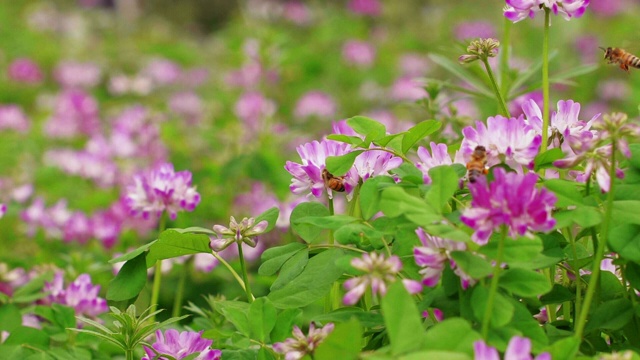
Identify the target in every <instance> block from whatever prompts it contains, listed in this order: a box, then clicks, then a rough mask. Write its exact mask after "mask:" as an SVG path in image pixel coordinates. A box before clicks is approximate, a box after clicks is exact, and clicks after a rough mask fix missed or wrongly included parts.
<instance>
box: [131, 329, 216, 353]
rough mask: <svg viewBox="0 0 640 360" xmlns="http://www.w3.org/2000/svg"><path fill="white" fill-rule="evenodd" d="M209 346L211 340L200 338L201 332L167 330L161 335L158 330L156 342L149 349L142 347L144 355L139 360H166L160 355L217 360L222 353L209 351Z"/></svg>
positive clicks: (211, 342)
mask: <svg viewBox="0 0 640 360" xmlns="http://www.w3.org/2000/svg"><path fill="white" fill-rule="evenodd" d="M211 344H213V340H207V339H203V338H202V331H200V332H194V331H183V332H178V330H175V329H169V330H167V331H165V333H164V334H163V333H162V331H160V330H158V331H156V342H155V343H153V345H151V348H148V347H146V346H145V347H144V351H145V352H146V354H145V355H144V356H143V357H142V359H141V360H151V359H159V360H166V359H167V358H166V357H164V356H162V355H168V356H171V357H172V358H173V359H176V360H180V359H184V358H185V357H187V356H189V355H191V354H197V353H199V354H200V355H198V356H197V357H196V358H195V359H194V360H219V359H220V358H221V356H222V352H221V351H220V350H214V349H211ZM158 356H159V357H158Z"/></svg>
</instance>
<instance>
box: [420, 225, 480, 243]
mask: <svg viewBox="0 0 640 360" xmlns="http://www.w3.org/2000/svg"><path fill="white" fill-rule="evenodd" d="M423 229H424V232H426V233H427V234H430V235H433V236H438V237H441V238H443V239H447V240H453V241H461V242H468V241H471V237H470V236H469V234H467V233H466V232H464V231H462V230H460V229H458V228H456V227H455V226H453V225H452V224H449V223H447V224H435V225H429V226H424V227H423Z"/></svg>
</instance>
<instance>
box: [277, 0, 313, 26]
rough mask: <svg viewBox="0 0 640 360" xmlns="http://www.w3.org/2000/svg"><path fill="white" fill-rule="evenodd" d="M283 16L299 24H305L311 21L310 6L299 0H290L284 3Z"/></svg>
mask: <svg viewBox="0 0 640 360" xmlns="http://www.w3.org/2000/svg"><path fill="white" fill-rule="evenodd" d="M282 16H283V17H284V18H285V19H287V20H289V21H291V22H292V23H294V24H297V25H305V24H308V23H309V21H311V11H310V10H309V7H307V5H305V4H304V3H302V2H299V1H288V2H287V3H286V4H284V9H283V12H282Z"/></svg>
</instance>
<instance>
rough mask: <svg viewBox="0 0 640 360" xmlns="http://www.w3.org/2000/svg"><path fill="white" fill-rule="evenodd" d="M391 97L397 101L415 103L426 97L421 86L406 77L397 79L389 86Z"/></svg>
mask: <svg viewBox="0 0 640 360" xmlns="http://www.w3.org/2000/svg"><path fill="white" fill-rule="evenodd" d="M391 97H392V98H393V99H395V100H398V101H416V100H420V99H422V98H425V97H427V92H426V91H425V90H424V89H423V87H422V84H420V82H418V81H417V80H414V79H412V78H411V77H408V76H403V77H400V78H398V79H397V80H396V81H395V82H394V83H393V85H392V86H391Z"/></svg>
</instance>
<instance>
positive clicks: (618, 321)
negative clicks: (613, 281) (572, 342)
mask: <svg viewBox="0 0 640 360" xmlns="http://www.w3.org/2000/svg"><path fill="white" fill-rule="evenodd" d="M632 318H633V305H632V304H631V301H629V300H628V299H616V300H611V301H607V302H605V303H603V304H599V305H598V306H597V307H596V308H595V310H594V311H593V313H592V314H591V317H590V318H589V322H588V323H587V326H586V327H585V329H584V331H585V332H589V331H592V330H595V329H604V330H619V329H622V327H624V326H625V325H626V324H627V323H628V322H629V321H631V319H632Z"/></svg>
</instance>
